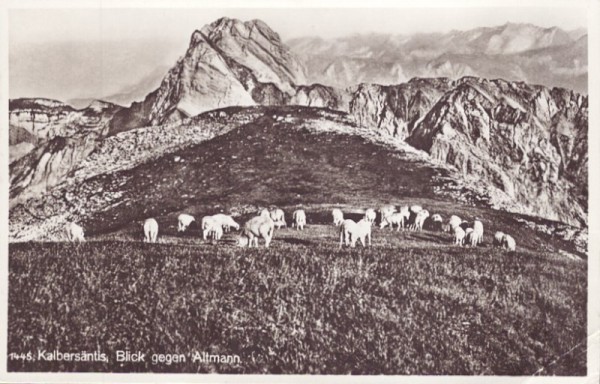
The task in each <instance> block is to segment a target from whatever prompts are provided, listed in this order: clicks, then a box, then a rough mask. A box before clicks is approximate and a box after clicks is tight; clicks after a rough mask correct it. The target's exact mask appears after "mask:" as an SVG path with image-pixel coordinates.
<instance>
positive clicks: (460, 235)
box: [454, 226, 465, 245]
mask: <svg viewBox="0 0 600 384" xmlns="http://www.w3.org/2000/svg"><path fill="white" fill-rule="evenodd" d="M464 240H465V230H464V229H462V228H461V227H460V226H456V227H454V244H457V245H463V241H464Z"/></svg>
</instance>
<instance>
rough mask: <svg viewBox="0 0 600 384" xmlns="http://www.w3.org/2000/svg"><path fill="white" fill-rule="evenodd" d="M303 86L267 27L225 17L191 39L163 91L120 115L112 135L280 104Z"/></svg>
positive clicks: (292, 60)
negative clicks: (201, 115) (236, 109)
mask: <svg viewBox="0 0 600 384" xmlns="http://www.w3.org/2000/svg"><path fill="white" fill-rule="evenodd" d="M305 82H306V78H305V74H304V68H303V66H302V65H301V64H300V62H299V61H298V60H297V59H296V57H295V56H294V55H293V54H291V53H290V52H289V50H288V48H287V47H286V46H285V45H284V44H283V43H282V42H281V39H280V38H279V35H278V34H277V33H275V32H274V31H273V30H271V29H270V28H269V27H268V26H267V25H266V24H265V23H263V22H262V21H260V20H252V21H247V22H242V21H240V20H235V19H229V18H221V19H219V20H217V21H215V22H214V23H211V24H209V25H206V26H204V27H203V28H202V29H200V30H197V31H195V32H194V33H193V34H192V36H191V39H190V44H189V48H188V50H187V51H186V53H185V55H184V56H183V57H182V58H181V59H180V60H179V61H178V62H177V64H176V65H175V66H174V67H173V68H172V69H171V70H170V71H169V73H168V74H167V75H166V76H165V78H164V79H163V81H162V83H161V85H160V87H159V88H158V89H157V90H156V91H154V92H152V93H151V94H150V95H149V96H148V97H146V99H145V100H144V101H143V102H142V103H139V104H138V103H134V105H132V107H131V110H130V111H127V112H124V113H122V114H121V115H119V116H118V118H119V121H118V122H114V123H113V124H112V128H111V132H112V133H116V132H119V131H123V130H126V129H129V128H135V127H140V126H144V125H159V124H165V123H169V122H173V121H178V120H181V119H182V118H185V117H190V116H195V115H197V114H199V113H202V112H205V111H209V110H213V109H218V108H223V107H228V106H252V105H256V104H267V105H273V104H277V105H281V104H284V103H285V102H286V101H288V100H289V98H290V97H291V96H293V95H294V94H295V93H296V86H297V85H302V84H304V83H305Z"/></svg>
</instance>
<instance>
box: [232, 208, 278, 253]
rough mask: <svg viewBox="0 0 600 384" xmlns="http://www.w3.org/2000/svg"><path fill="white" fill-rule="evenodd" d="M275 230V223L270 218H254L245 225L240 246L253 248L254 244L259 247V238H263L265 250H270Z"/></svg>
mask: <svg viewBox="0 0 600 384" xmlns="http://www.w3.org/2000/svg"><path fill="white" fill-rule="evenodd" d="M274 230H275V223H274V222H273V220H271V218H270V217H264V216H256V217H253V218H251V219H250V220H248V221H247V222H246V223H245V224H244V227H243V228H242V234H241V236H240V240H239V243H238V244H239V245H240V246H244V245H246V244H248V247H249V248H251V247H252V243H254V246H255V247H258V238H259V237H262V238H263V239H264V240H265V248H269V244H270V243H271V239H272V238H273V231H274Z"/></svg>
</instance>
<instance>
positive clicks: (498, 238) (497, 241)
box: [494, 231, 504, 248]
mask: <svg viewBox="0 0 600 384" xmlns="http://www.w3.org/2000/svg"><path fill="white" fill-rule="evenodd" d="M503 241H504V232H500V231H498V232H496V233H495V234H494V247H495V248H496V247H497V248H500V247H502V242H503Z"/></svg>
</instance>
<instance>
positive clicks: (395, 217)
mask: <svg viewBox="0 0 600 384" xmlns="http://www.w3.org/2000/svg"><path fill="white" fill-rule="evenodd" d="M404 219H405V216H404V214H402V213H399V212H396V213H392V214H391V215H389V216H384V217H383V218H382V219H381V224H379V228H385V227H386V226H387V225H389V226H390V230H393V229H394V225H396V226H397V227H396V231H399V230H400V228H404Z"/></svg>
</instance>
